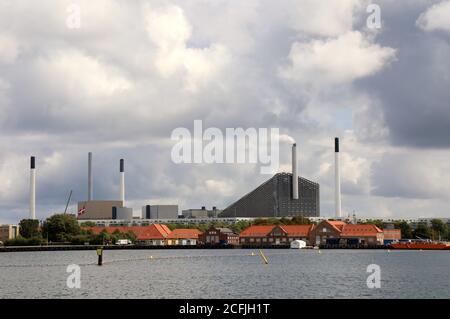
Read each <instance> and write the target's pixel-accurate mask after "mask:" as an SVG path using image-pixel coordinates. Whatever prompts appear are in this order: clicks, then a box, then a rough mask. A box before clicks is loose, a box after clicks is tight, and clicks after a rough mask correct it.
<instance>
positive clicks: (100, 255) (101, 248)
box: [97, 247, 103, 266]
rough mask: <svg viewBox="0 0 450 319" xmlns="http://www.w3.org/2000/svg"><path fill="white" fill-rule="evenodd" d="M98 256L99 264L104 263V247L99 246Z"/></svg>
mask: <svg viewBox="0 0 450 319" xmlns="http://www.w3.org/2000/svg"><path fill="white" fill-rule="evenodd" d="M97 256H98V265H99V266H101V265H102V264H103V247H98V248H97Z"/></svg>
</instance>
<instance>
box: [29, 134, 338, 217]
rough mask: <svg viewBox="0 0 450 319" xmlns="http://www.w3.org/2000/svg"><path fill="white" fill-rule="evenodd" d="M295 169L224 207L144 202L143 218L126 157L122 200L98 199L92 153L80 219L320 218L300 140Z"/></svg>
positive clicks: (33, 174)
mask: <svg viewBox="0 0 450 319" xmlns="http://www.w3.org/2000/svg"><path fill="white" fill-rule="evenodd" d="M339 152H340V149H339V138H338V137H336V138H335V140H334V153H335V176H334V179H335V185H334V187H335V195H334V196H335V198H334V200H335V212H334V216H335V218H338V219H339V218H342V208H341V185H340V184H341V183H340V163H339ZM291 157H292V171H291V172H290V173H286V172H283V173H277V174H275V175H274V176H272V178H270V179H269V180H267V181H265V182H264V183H262V184H261V185H259V186H258V187H257V188H255V189H254V190H252V191H250V192H249V193H247V194H246V195H244V196H243V197H241V198H240V199H238V200H237V201H235V202H234V203H232V204H231V205H229V206H228V207H226V208H225V209H224V210H218V209H216V208H215V207H213V210H212V211H207V210H206V209H205V208H204V207H202V209H201V210H200V209H190V210H184V211H183V215H181V216H179V215H178V205H144V206H143V207H142V214H141V216H140V217H134V216H133V209H132V208H128V207H125V160H124V159H123V158H122V159H120V161H119V190H118V195H119V199H118V200H94V185H93V154H92V152H89V153H88V174H87V175H88V176H87V180H88V183H87V184H88V185H87V186H88V187H87V188H88V194H87V200H86V201H80V202H78V214H77V217H78V219H80V220H114V219H117V220H132V219H136V218H141V219H143V220H144V219H177V218H185V219H192V218H254V217H292V216H305V217H319V216H320V186H319V184H318V183H316V182H313V181H310V180H308V179H306V178H303V177H300V176H299V173H298V159H297V143H293V144H292V148H291ZM29 218H30V219H36V157H34V156H31V158H30V211H29Z"/></svg>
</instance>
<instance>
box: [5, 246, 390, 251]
mask: <svg viewBox="0 0 450 319" xmlns="http://www.w3.org/2000/svg"><path fill="white" fill-rule="evenodd" d="M99 247H102V248H103V249H104V250H161V249H167V250H171V249H190V250H198V249H291V248H290V246H284V245H263V246H236V245H228V246H220V245H218V246H186V245H184V246H183V245H170V246H169V245H167V246H150V245H123V246H120V245H116V246H115V245H105V246H102V245H54V246H9V247H0V253H2V252H37V251H82V250H96V249H97V248H99ZM310 249H311V248H309V249H308V250H310ZM320 249H327V250H328V249H349V250H354V249H358V250H360V249H364V250H368V249H370V250H380V249H390V248H389V247H388V246H376V247H373V246H372V247H320ZM298 250H300V249H298Z"/></svg>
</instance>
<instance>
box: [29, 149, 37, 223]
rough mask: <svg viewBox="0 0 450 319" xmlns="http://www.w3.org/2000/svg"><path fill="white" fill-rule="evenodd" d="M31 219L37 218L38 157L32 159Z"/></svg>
mask: <svg viewBox="0 0 450 319" xmlns="http://www.w3.org/2000/svg"><path fill="white" fill-rule="evenodd" d="M30 219H36V158H35V157H34V156H31V161H30Z"/></svg>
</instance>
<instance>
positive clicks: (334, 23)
mask: <svg viewBox="0 0 450 319" xmlns="http://www.w3.org/2000/svg"><path fill="white" fill-rule="evenodd" d="M365 2H367V1H361V0H328V1H317V0H299V1H295V5H294V8H295V9H294V10H292V11H291V20H292V25H293V27H294V29H296V30H297V31H300V32H304V33H307V34H311V35H318V36H327V37H332V36H339V35H341V34H344V33H346V32H348V31H351V30H352V28H353V23H354V11H355V10H356V9H358V8H360V7H361V5H362V4H363V3H365Z"/></svg>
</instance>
